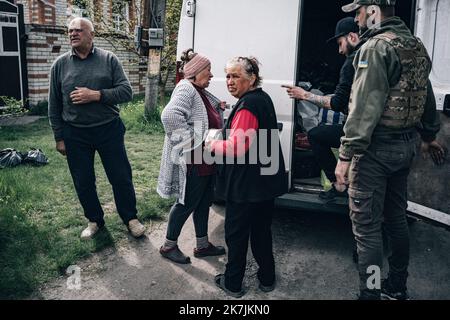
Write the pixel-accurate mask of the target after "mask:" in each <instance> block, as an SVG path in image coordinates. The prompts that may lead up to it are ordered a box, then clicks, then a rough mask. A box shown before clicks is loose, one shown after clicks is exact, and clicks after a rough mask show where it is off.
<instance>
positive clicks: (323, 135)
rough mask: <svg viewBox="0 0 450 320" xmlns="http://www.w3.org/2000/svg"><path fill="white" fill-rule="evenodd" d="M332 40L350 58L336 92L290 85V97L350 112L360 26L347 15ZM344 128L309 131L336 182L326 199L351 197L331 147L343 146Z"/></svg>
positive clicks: (323, 196) (318, 156)
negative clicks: (315, 91)
mask: <svg viewBox="0 0 450 320" xmlns="http://www.w3.org/2000/svg"><path fill="white" fill-rule="evenodd" d="M332 40H336V41H337V43H338V45H339V53H340V54H342V55H345V56H346V57H347V59H346V60H345V62H344V64H343V65H342V68H341V72H340V77H339V83H338V85H337V86H336V90H335V91H334V94H333V95H330V96H320V95H316V94H313V93H311V92H308V91H306V90H304V89H302V88H300V87H295V86H285V87H286V88H287V93H288V95H289V97H291V98H293V99H300V100H306V101H310V102H312V103H314V104H315V105H317V106H319V107H321V108H325V109H331V110H333V111H335V112H342V113H344V114H348V103H349V99H350V91H351V88H352V83H353V76H354V74H355V69H354V67H353V58H354V57H355V54H356V51H357V49H358V48H359V47H360V39H359V28H358V25H357V24H356V23H355V22H354V19H353V18H352V17H347V18H344V19H342V20H340V21H339V22H338V23H337V25H336V32H335V35H334V37H332V38H330V39H328V40H327V42H330V41H332ZM343 128H344V124H333V125H320V126H318V127H315V128H313V129H311V130H310V131H309V132H308V140H309V142H310V144H311V147H312V150H313V153H314V156H315V158H316V160H317V163H319V166H320V167H321V169H322V170H323V171H324V173H325V175H326V176H327V178H328V179H329V180H330V182H331V183H332V188H331V189H330V190H329V191H327V192H321V193H320V194H319V197H320V198H321V199H324V200H332V199H334V198H335V197H336V196H344V197H346V196H347V192H346V186H345V185H339V184H338V183H337V182H336V176H335V175H334V169H335V167H336V163H337V161H336V158H335V156H334V154H333V152H332V150H331V148H339V146H340V143H341V142H340V139H341V137H342V136H343V135H344V131H343Z"/></svg>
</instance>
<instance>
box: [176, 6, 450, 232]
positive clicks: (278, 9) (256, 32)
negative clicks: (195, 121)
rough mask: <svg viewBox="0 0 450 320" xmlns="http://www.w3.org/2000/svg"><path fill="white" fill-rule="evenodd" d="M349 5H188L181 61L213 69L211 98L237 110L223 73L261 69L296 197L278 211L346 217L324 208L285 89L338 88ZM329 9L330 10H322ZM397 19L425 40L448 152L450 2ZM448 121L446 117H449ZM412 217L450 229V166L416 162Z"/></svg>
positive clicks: (331, 206) (341, 202)
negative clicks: (189, 56) (340, 24)
mask: <svg viewBox="0 0 450 320" xmlns="http://www.w3.org/2000/svg"><path fill="white" fill-rule="evenodd" d="M349 2H351V0H333V1H317V0H280V1H273V0H183V8H182V12H181V18H180V26H179V33H178V48H177V57H178V60H179V59H180V57H181V52H182V51H183V50H186V49H188V48H193V49H194V51H196V52H200V53H202V54H204V55H206V56H208V57H209V58H210V59H211V61H212V73H213V75H214V78H213V79H212V82H211V85H210V87H209V90H210V91H211V92H212V93H214V94H215V95H217V96H218V97H219V98H220V99H222V100H225V101H227V102H228V103H230V104H231V105H233V104H234V103H235V101H236V100H235V99H234V98H233V97H232V96H231V95H230V94H229V93H228V91H227V88H226V84H225V73H224V66H225V63H226V61H228V60H229V59H230V58H232V57H235V56H248V55H252V56H255V57H257V58H258V59H259V61H260V62H261V64H262V66H261V75H262V76H263V86H262V87H263V89H264V90H265V91H266V92H267V93H268V94H269V95H270V96H271V97H272V100H273V101H274V104H275V109H276V111H277V117H278V121H279V129H280V137H281V143H282V150H283V154H284V159H285V162H286V169H287V170H288V171H289V190H290V192H289V193H287V194H285V195H283V196H281V197H280V198H278V199H277V205H279V206H282V207H288V208H293V209H299V210H309V211H322V212H323V211H329V212H344V213H347V212H348V203H347V200H346V199H343V198H342V199H338V200H336V201H334V202H331V203H324V202H323V201H322V200H320V199H319V198H318V193H319V192H320V191H321V190H322V186H321V184H320V178H319V177H318V175H317V172H316V173H315V174H313V173H312V172H313V171H316V170H315V169H314V163H313V162H312V161H310V159H311V157H312V154H311V151H305V150H299V149H297V148H296V147H295V143H294V137H295V132H296V129H297V128H296V123H297V120H298V119H297V112H296V104H295V102H294V101H293V100H291V99H290V98H289V97H288V96H287V94H286V91H285V89H283V88H281V85H282V84H297V83H298V82H299V81H312V80H313V79H311V78H314V79H315V83H313V84H314V85H315V87H316V88H317V89H320V90H322V91H323V92H324V93H326V94H327V93H332V92H333V91H334V87H335V85H336V84H337V81H338V76H339V70H340V67H341V65H342V63H343V61H344V57H342V56H340V55H339V54H338V48H337V45H335V44H326V39H328V38H330V37H331V36H333V35H334V29H335V25H336V22H337V21H338V20H340V19H341V18H343V17H345V16H346V15H345V14H344V13H343V12H342V11H341V6H342V5H345V4H347V3H349ZM324 3H326V4H324ZM397 15H398V16H400V17H401V18H402V19H403V20H404V21H405V22H406V23H407V24H408V25H409V26H410V28H411V29H412V30H415V33H416V34H417V35H418V36H419V37H420V38H421V39H422V40H423V42H424V43H425V45H426V46H427V49H428V51H429V53H430V56H431V57H432V59H433V72H432V75H431V81H432V83H433V86H434V90H435V94H436V100H437V103H438V110H440V111H439V113H441V120H442V128H441V132H440V134H439V137H438V138H439V140H440V141H441V142H443V143H445V144H446V146H447V148H448V149H450V119H449V116H450V61H449V60H450V33H449V32H448V30H449V29H450V25H449V20H448V18H447V17H448V16H449V15H450V1H448V0H417V1H415V0H397ZM444 112H445V113H446V115H445V114H444ZM408 198H409V199H410V202H409V206H408V210H409V211H410V213H412V214H416V215H419V216H421V217H424V218H427V219H431V220H432V221H436V222H439V223H440V224H443V225H445V226H447V227H449V226H450V200H449V199H450V161H449V160H447V161H446V164H445V165H443V166H440V167H436V166H435V165H434V164H433V163H432V162H431V161H430V160H429V161H424V160H423V159H421V157H420V156H417V157H416V161H415V163H414V165H413V170H412V172H411V174H410V181H409V190H408Z"/></svg>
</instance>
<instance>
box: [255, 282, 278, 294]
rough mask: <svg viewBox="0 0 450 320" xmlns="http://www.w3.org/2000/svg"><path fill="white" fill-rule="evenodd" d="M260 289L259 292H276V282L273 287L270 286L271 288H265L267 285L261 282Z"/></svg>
mask: <svg viewBox="0 0 450 320" xmlns="http://www.w3.org/2000/svg"><path fill="white" fill-rule="evenodd" d="M258 288H259V290H261V291H262V292H270V291H273V290H275V282H274V283H272V285H270V286H265V285H263V284H262V283H261V282H260V283H259V286H258Z"/></svg>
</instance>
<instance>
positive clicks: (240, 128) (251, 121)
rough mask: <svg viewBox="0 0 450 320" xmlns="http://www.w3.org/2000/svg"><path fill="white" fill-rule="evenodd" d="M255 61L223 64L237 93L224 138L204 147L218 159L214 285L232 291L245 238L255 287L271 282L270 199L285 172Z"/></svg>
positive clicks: (281, 188) (236, 288)
mask: <svg viewBox="0 0 450 320" xmlns="http://www.w3.org/2000/svg"><path fill="white" fill-rule="evenodd" d="M258 64H259V63H258V61H257V60H256V59H255V58H252V57H250V58H247V57H238V58H234V59H232V60H231V61H230V62H228V64H227V66H226V74H227V88H228V91H229V92H230V93H231V95H232V96H234V97H235V98H238V99H239V100H238V102H237V103H236V105H235V106H234V108H233V110H232V112H231V114H230V116H229V118H228V120H227V123H226V125H225V128H224V132H223V137H224V140H214V141H211V142H207V146H206V148H207V149H209V150H210V151H211V152H212V153H214V154H215V156H216V157H220V156H223V160H224V164H223V165H222V166H221V168H220V169H219V173H218V177H217V185H216V188H217V192H218V193H219V194H220V195H221V196H222V197H223V198H224V199H225V200H226V215H225V241H226V243H227V246H228V263H227V265H226V270H225V274H219V275H217V276H216V278H215V281H216V284H217V286H218V287H220V288H221V289H223V290H224V291H225V292H226V293H227V294H229V295H231V296H233V297H241V296H242V295H243V294H244V293H245V292H244V290H243V289H242V281H243V278H244V273H245V266H246V257H247V249H248V239H249V238H250V243H251V248H252V252H253V255H254V257H255V260H256V261H257V263H258V265H259V270H258V279H259V282H260V286H259V287H260V289H261V290H263V291H265V292H268V291H271V290H273V288H274V285H275V262H274V258H273V253H272V234H271V224H272V214H273V208H274V199H275V198H276V197H277V196H279V195H282V194H284V193H286V192H287V186H288V183H287V174H286V170H285V166H284V159H283V154H282V152H281V146H280V143H279V136H278V127H277V119H276V114H275V109H274V106H273V103H272V99H271V98H270V97H269V95H268V94H267V93H265V92H264V91H263V90H262V89H261V88H260V87H259V85H260V84H261V77H260V76H259V66H258Z"/></svg>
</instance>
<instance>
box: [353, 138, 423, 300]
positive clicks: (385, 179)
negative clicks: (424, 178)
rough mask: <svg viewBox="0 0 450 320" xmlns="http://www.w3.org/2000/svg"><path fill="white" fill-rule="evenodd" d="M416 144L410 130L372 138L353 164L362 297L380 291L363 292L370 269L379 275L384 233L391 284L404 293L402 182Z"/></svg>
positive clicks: (405, 250) (404, 192) (405, 234)
mask: <svg viewBox="0 0 450 320" xmlns="http://www.w3.org/2000/svg"><path fill="white" fill-rule="evenodd" d="M416 141H417V134H416V132H415V131H409V132H405V133H399V134H393V133H385V134H380V135H374V136H372V142H371V144H370V146H369V148H368V150H367V151H366V152H365V153H364V154H362V155H355V156H354V157H353V159H352V163H351V166H350V170H349V181H350V186H349V192H348V193H349V207H350V218H351V221H352V228H353V234H354V236H355V239H356V243H357V251H358V257H359V262H358V264H359V265H358V268H359V277H360V290H361V292H362V293H364V294H369V295H379V294H380V288H379V287H377V286H375V287H373V286H370V287H368V279H369V277H370V276H371V275H372V270H373V266H375V268H379V269H378V270H382V265H383V235H382V233H383V231H384V232H385V235H386V239H387V240H388V243H387V244H388V246H389V249H390V254H389V257H388V262H389V277H390V278H392V279H395V282H396V283H397V286H398V287H399V288H398V289H399V290H400V289H402V287H405V289H406V278H407V276H408V272H407V269H408V263H409V231H408V224H407V220H406V208H407V179H408V174H409V169H410V166H411V162H412V159H413V157H414V155H415V147H416ZM379 274H380V275H381V273H380V272H379ZM378 283H379V282H378Z"/></svg>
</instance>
